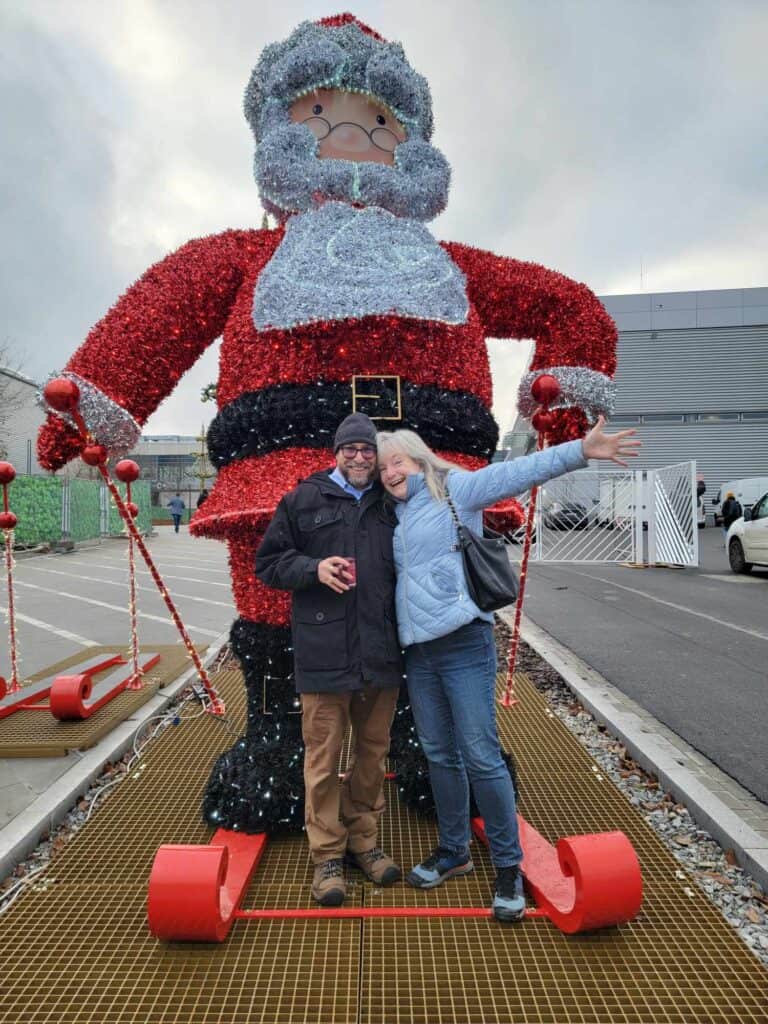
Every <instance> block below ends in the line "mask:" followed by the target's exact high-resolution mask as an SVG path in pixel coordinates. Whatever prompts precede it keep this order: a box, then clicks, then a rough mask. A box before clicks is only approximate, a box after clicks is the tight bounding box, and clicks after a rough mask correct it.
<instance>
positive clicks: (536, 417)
mask: <svg viewBox="0 0 768 1024" xmlns="http://www.w3.org/2000/svg"><path fill="white" fill-rule="evenodd" d="M554 423H555V417H554V416H553V415H552V413H551V412H545V411H544V409H537V410H536V412H535V413H534V414H533V416H531V426H532V427H533V429H534V430H536V431H538V432H539V433H540V434H541V433H542V432H543V431H545V430H551V429H552V427H553V426H554Z"/></svg>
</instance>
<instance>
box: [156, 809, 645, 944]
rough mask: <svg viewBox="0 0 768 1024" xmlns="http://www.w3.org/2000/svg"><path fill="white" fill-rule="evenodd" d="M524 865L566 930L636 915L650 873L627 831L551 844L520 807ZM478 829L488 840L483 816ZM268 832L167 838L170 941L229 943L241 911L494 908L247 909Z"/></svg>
mask: <svg viewBox="0 0 768 1024" xmlns="http://www.w3.org/2000/svg"><path fill="white" fill-rule="evenodd" d="M518 823H519V827H520V842H521V845H522V848H523V862H522V865H521V867H522V873H523V875H524V877H525V880H526V882H527V883H528V887H529V889H530V891H531V892H532V894H533V896H534V898H535V900H536V902H537V907H536V908H529V909H528V910H526V917H546V918H549V920H550V921H552V923H553V924H554V925H556V927H558V928H559V929H560V930H561V931H562V932H566V933H567V934H574V933H575V932H583V931H591V930H593V929H595V928H605V927H609V926H611V925H617V924H625V923H626V922H627V921H631V920H632V919H633V918H634V917H635V916H636V915H637V913H638V911H639V910H640V903H641V900H642V891H643V887H642V879H641V876H640V865H639V863H638V860H637V855H636V854H635V851H634V849H633V847H632V844H631V843H630V841H629V840H628V839H627V837H626V836H625V835H624V833H623V832H600V833H596V834H595V835H582V836H571V837H569V838H567V839H560V840H559V841H558V843H557V846H556V847H554V846H552V845H551V844H550V843H549V842H547V840H546V839H545V838H544V837H543V836H542V835H540V834H539V833H538V832H537V831H536V829H535V828H533V826H532V825H529V824H528V822H527V821H526V820H525V819H524V818H522V817H521V816H520V815H518ZM472 828H473V830H474V832H475V835H477V836H478V838H480V839H482V840H483V841H485V831H484V828H483V822H482V819H480V818H476V819H474V820H473V822H472ZM266 845H267V836H266V835H265V834H260V835H252V836H249V835H243V834H242V833H240V832H230V831H227V830H226V829H219V830H218V831H217V832H216V833H215V834H214V835H213V838H212V839H211V842H210V844H209V845H208V846H194V845H171V844H168V845H164V846H161V847H160V849H159V850H158V851H157V854H156V855H155V861H154V864H153V866H152V873H151V875H150V879H149V893H148V899H147V916H148V919H149V929H150V931H151V932H152V934H153V935H154V936H155V937H156V938H158V939H163V940H165V941H175V942H223V941H224V940H225V939H226V937H227V936H228V935H229V932H230V930H231V928H232V925H233V924H234V923H235V921H237V920H266V919H270V918H271V919H276V918H279V919H283V920H287V919H294V920H296V919H298V920H309V919H312V918H314V919H318V918H330V917H334V918H366V917H378V918H382V917H490V916H491V911H490V910H489V909H488V908H487V907H330V908H322V909H320V908H317V909H310V910H305V909H301V910H280V909H275V910H241V909H240V903H241V901H242V899H243V896H244V895H245V893H246V891H247V889H248V885H249V883H250V880H251V878H252V877H253V874H254V872H255V871H256V868H257V867H258V865H259V861H260V860H261V857H262V855H263V853H264V850H265V849H266Z"/></svg>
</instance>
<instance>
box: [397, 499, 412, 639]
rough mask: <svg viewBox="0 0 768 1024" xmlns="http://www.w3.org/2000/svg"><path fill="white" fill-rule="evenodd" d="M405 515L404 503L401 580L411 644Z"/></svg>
mask: <svg viewBox="0 0 768 1024" xmlns="http://www.w3.org/2000/svg"><path fill="white" fill-rule="evenodd" d="M407 515H408V505H407V503H406V506H405V508H404V509H403V518H402V519H401V520H400V523H401V525H402V527H403V566H404V569H405V572H404V574H403V578H404V579H405V618H406V621H407V624H408V631H409V633H410V636H411V641H412V642H413V640H414V639H415V637H414V632H413V626H412V625H411V616H410V614H409V612H408V544H407V542H406V539H405V518H406V516H407Z"/></svg>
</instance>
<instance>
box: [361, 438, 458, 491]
mask: <svg viewBox="0 0 768 1024" xmlns="http://www.w3.org/2000/svg"><path fill="white" fill-rule="evenodd" d="M376 447H377V449H378V454H379V456H382V455H385V454H386V453H387V452H390V451H396V452H402V453H403V454H404V455H408V456H410V458H412V459H413V461H414V462H415V463H417V465H418V467H419V469H420V471H421V472H422V473H423V474H424V482H425V483H426V485H427V488H428V490H429V493H430V494H431V495H432V497H433V498H434V499H435V501H445V478H446V477H447V476H448V473H449V472H450V471H451V470H452V469H461V466H457V465H456V464H455V463H453V462H449V461H448V460H447V459H442V458H440V456H439V455H437V454H436V453H435V452H433V451H432V449H431V448H430V447H429V445H426V444H425V443H424V442H423V441H422V439H421V438H420V437H419V435H418V434H417V433H415V431H413V430H393V431H387V430H382V431H379V433H378V434H377V435H376Z"/></svg>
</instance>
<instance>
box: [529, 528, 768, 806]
mask: <svg viewBox="0 0 768 1024" xmlns="http://www.w3.org/2000/svg"><path fill="white" fill-rule="evenodd" d="M699 541H700V565H699V568H698V569H661V568H652V569H632V568H628V567H622V566H618V565H609V564H587V563H581V564H578V563H576V564H564V563H558V564H542V563H532V565H531V569H530V572H529V577H528V589H527V591H526V599H525V611H526V614H527V615H528V616H529V618H531V619H532V620H533V621H534V622H535V623H537V624H538V625H539V626H541V627H542V628H543V629H545V630H546V631H547V632H548V633H550V634H551V635H552V636H554V637H555V638H556V639H557V640H559V641H560V642H561V643H563V644H565V645H566V646H567V647H569V648H570V649H571V650H572V651H573V652H574V653H575V654H576V655H578V656H579V657H580V658H581V659H582V660H583V661H585V662H587V664H589V665H591V666H592V667H593V668H595V669H596V670H597V671H598V672H600V673H601V674H602V675H603V676H605V678H606V679H608V680H609V681H610V682H611V683H613V684H614V686H616V687H618V689H620V690H621V691H622V692H624V693H625V694H627V695H628V696H629V697H631V698H632V699H633V700H635V701H637V702H638V703H639V704H640V705H641V706H642V707H644V708H645V709H646V710H648V711H650V712H651V713H652V714H653V715H655V717H656V718H658V719H660V720H661V721H662V722H664V724H665V725H667V726H668V727H669V728H671V729H673V730H674V731H675V732H676V733H678V735H680V736H682V737H683V738H684V739H685V740H687V742H688V743H690V744H691V745H692V746H693V747H696V748H697V749H698V750H700V751H701V752H702V753H703V754H705V755H706V756H707V757H708V758H709V759H710V760H712V761H714V762H715V764H717V765H718V766H719V767H720V768H721V769H722V770H723V771H725V772H727V774H729V775H731V776H732V777H733V778H735V779H736V780H737V781H738V782H740V783H741V784H742V785H743V786H745V787H746V788H747V789H749V790H750V791H751V792H752V793H754V794H755V796H757V797H758V799H760V800H762V801H766V802H768V572H760V571H758V570H755V571H754V573H753V575H752V576H736V575H734V574H733V573H732V572H731V571H730V569H729V567H728V562H727V559H726V555H725V551H724V550H723V548H722V546H721V545H722V533H721V531H720V530H718V529H714V528H708V529H705V530H702V531H700V533H699Z"/></svg>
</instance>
